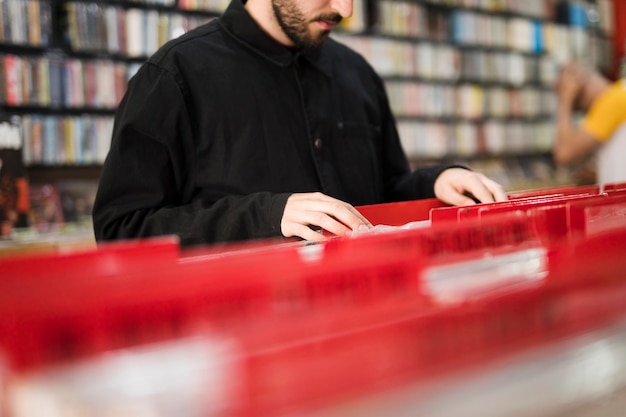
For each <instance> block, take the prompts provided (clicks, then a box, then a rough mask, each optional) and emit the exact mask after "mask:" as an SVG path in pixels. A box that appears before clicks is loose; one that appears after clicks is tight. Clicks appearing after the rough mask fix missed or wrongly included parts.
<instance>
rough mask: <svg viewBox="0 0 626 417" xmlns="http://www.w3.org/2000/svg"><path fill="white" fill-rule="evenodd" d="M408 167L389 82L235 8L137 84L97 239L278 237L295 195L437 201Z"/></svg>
mask: <svg viewBox="0 0 626 417" xmlns="http://www.w3.org/2000/svg"><path fill="white" fill-rule="evenodd" d="M443 169H444V167H431V168H427V169H419V170H417V171H415V172H413V173H411V172H410V169H409V164H408V162H407V159H406V156H405V154H404V152H403V150H402V147H401V145H400V140H399V137H398V134H397V131H396V127H395V120H394V118H393V115H392V114H391V111H390V108H389V104H388V100H387V96H386V93H385V89H384V84H383V82H382V80H381V79H380V77H379V76H378V75H377V74H376V73H375V72H374V70H373V69H372V68H371V66H370V65H368V64H367V62H366V61H365V60H364V59H363V58H362V57H361V56H359V55H358V54H357V53H355V52H354V51H352V50H350V49H348V48H347V47H345V46H343V45H341V44H339V43H338V42H336V41H334V40H332V39H329V40H328V41H327V42H326V43H325V44H324V45H323V46H322V47H321V48H319V49H308V50H304V51H301V52H297V53H294V52H292V51H290V50H289V49H287V48H285V47H284V46H282V45H281V44H279V43H277V42H276V41H274V40H273V39H272V38H271V37H270V36H269V35H267V34H266V33H265V32H263V31H262V30H261V28H260V27H259V26H258V25H257V24H256V23H255V21H254V20H253V19H252V18H251V16H250V15H249V14H248V12H247V10H246V9H245V8H244V6H243V3H242V2H241V0H234V1H233V2H232V3H231V4H230V6H229V7H228V9H227V10H226V11H225V13H224V14H223V15H222V16H221V17H220V18H219V19H215V20H213V21H211V22H210V23H207V24H205V25H203V26H200V27H198V28H197V29H194V30H192V31H190V32H188V33H186V34H185V35H183V36H181V37H180V38H177V39H175V40H172V41H170V42H169V43H167V44H166V45H164V46H163V47H162V48H160V49H159V51H157V52H156V53H155V54H154V55H153V56H152V57H151V58H150V59H148V61H146V63H145V64H144V65H142V67H141V68H140V69H139V71H138V73H137V74H136V75H135V76H134V77H133V78H132V79H131V80H130V81H129V85H128V90H127V92H126V94H125V96H124V98H123V99H122V102H121V103H120V105H119V107H118V109H117V113H116V119H115V125H114V129H113V138H112V143H111V149H110V152H109V154H108V156H107V159H106V161H105V163H104V168H103V172H102V176H101V179H100V184H99V188H98V193H97V196H96V201H95V206H94V210H93V220H94V229H95V235H96V238H97V239H98V240H99V241H102V240H110V239H121V238H136V237H146V236H155V235H164V234H176V235H178V236H179V237H180V241H181V244H182V245H191V244H201V243H209V242H225V241H235V240H244V239H255V238H270V237H279V236H281V232H280V221H281V218H282V214H283V210H284V208H285V204H286V201H287V198H288V197H289V195H290V194H291V193H294V192H313V191H321V192H323V193H325V194H328V195H330V196H333V197H336V198H338V199H341V200H343V201H346V202H349V203H351V204H353V205H365V204H374V203H382V202H390V201H401V200H409V199H417V198H430V197H434V192H433V185H434V181H435V179H436V177H437V175H439V173H440V172H441V171H442V170H443Z"/></svg>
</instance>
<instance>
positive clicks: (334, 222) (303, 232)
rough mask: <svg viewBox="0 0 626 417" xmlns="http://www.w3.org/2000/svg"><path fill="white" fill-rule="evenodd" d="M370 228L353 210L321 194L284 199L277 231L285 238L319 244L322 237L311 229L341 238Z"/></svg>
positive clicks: (305, 194)
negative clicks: (285, 202)
mask: <svg viewBox="0 0 626 417" xmlns="http://www.w3.org/2000/svg"><path fill="white" fill-rule="evenodd" d="M371 227H372V224H371V223H370V222H369V221H368V220H367V219H366V218H365V217H363V216H362V215H361V213H359V212H358V211H357V210H356V209H355V208H354V207H353V206H351V205H350V204H348V203H345V202H343V201H341V200H337V199H336V198H332V197H329V196H327V195H325V194H322V193H296V194H292V195H291V196H290V197H289V198H288V199H287V204H286V205H285V211H284V213H283V218H282V220H281V222H280V230H281V232H282V234H283V236H285V237H292V236H297V237H301V238H302V239H305V240H311V241H320V240H324V239H325V237H324V235H323V234H322V233H320V232H318V231H316V230H314V229H320V228H321V229H324V230H326V231H328V232H330V233H332V234H334V235H337V236H344V235H346V234H349V233H351V232H352V231H356V230H367V229H369V228H371Z"/></svg>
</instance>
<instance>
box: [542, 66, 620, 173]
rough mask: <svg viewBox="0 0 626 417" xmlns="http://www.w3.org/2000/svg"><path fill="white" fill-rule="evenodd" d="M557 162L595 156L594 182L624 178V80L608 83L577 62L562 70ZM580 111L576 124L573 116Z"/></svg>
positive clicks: (601, 76) (570, 161)
mask: <svg viewBox="0 0 626 417" xmlns="http://www.w3.org/2000/svg"><path fill="white" fill-rule="evenodd" d="M556 88H557V96H558V112H557V137H556V143H555V146H554V150H553V152H554V153H553V154H554V161H555V163H556V164H557V165H569V164H573V163H576V162H581V161H584V160H585V159H587V158H590V157H595V158H596V182H597V183H598V184H601V185H603V184H607V183H612V182H623V181H626V164H625V163H624V156H626V124H625V123H624V122H625V121H626V80H624V79H619V80H617V81H614V82H611V81H610V80H609V79H607V78H606V77H604V76H603V75H602V74H600V73H598V72H597V71H594V70H592V69H589V68H587V67H585V66H583V65H581V64H578V63H569V64H567V65H565V66H564V67H563V68H562V69H561V73H560V75H559V79H558V81H557V86H556ZM576 112H582V113H583V114H584V115H583V119H582V120H581V122H580V123H576V122H575V120H574V115H575V114H576Z"/></svg>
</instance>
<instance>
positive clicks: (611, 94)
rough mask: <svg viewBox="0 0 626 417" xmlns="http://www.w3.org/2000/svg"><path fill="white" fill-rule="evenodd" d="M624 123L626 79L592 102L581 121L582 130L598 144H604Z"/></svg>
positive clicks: (610, 87) (625, 119)
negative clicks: (598, 142) (596, 140)
mask: <svg viewBox="0 0 626 417" xmlns="http://www.w3.org/2000/svg"><path fill="white" fill-rule="evenodd" d="M624 121H626V79H620V80H617V81H615V82H614V83H613V84H611V85H610V86H609V88H608V89H607V90H606V91H605V92H603V93H602V94H600V96H599V97H598V98H597V99H596V100H595V101H594V102H593V104H592V105H591V108H590V109H589V111H588V112H587V114H586V115H585V117H584V119H583V121H582V128H583V129H584V130H585V131H586V132H587V133H589V134H590V135H592V136H593V137H594V138H596V139H598V140H599V141H600V142H606V141H608V140H609V138H610V137H611V136H612V135H613V132H615V130H616V129H617V128H618V127H619V126H620V125H621V124H622V123H623V122H624Z"/></svg>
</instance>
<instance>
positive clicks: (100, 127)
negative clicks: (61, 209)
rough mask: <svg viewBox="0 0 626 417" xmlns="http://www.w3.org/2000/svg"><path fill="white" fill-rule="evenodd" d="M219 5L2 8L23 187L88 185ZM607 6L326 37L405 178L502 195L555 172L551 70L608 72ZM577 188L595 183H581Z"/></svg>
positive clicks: (526, 11)
mask: <svg viewBox="0 0 626 417" xmlns="http://www.w3.org/2000/svg"><path fill="white" fill-rule="evenodd" d="M228 3H229V1H228V0H134V1H133V0H100V1H95V0H0V111H1V112H2V113H4V114H5V115H17V116H19V118H20V119H21V131H22V133H23V139H24V147H23V159H24V163H25V164H26V166H27V167H28V173H29V176H30V177H31V180H32V181H34V182H40V181H43V182H45V181H47V180H48V179H49V180H50V181H56V180H63V179H64V178H65V177H66V176H67V177H68V178H66V179H70V180H86V181H92V183H93V187H95V186H96V183H97V179H98V176H99V172H100V166H101V164H102V162H103V160H104V157H105V155H106V152H107V150H108V144H109V141H110V132H111V129H112V122H113V116H114V112H115V108H116V106H117V104H118V103H119V100H120V99H121V97H122V95H123V93H124V91H125V88H126V85H127V82H128V79H129V78H130V77H132V75H133V74H134V73H135V71H136V70H137V68H138V67H139V65H140V64H141V63H142V62H143V61H144V60H145V59H146V57H147V56H149V55H150V54H152V53H153V52H154V51H156V49H157V48H158V47H159V46H160V45H162V44H163V43H165V42H166V41H167V40H169V39H172V38H174V37H176V36H178V35H180V34H182V33H184V32H185V31H187V30H189V29H191V28H193V27H195V26H197V25H200V24H202V23H204V22H206V21H208V20H210V19H212V18H214V17H216V16H218V14H219V13H220V12H221V11H223V10H224V9H225V8H226V7H227V5H228ZM613 10H614V7H613V1H611V0H596V1H591V0H586V1H582V0H576V1H574V0H572V1H557V0H530V1H526V2H515V1H509V0H489V1H486V0H447V1H446V0H440V1H436V0H379V1H374V0H356V1H355V2H354V17H352V18H350V19H345V20H344V21H343V22H342V24H341V25H340V28H339V30H338V31H336V32H334V33H333V36H334V37H335V38H336V39H338V40H340V41H342V42H345V43H346V44H348V45H349V46H351V47H353V48H354V49H355V50H357V51H359V52H360V53H361V54H362V55H363V56H364V57H365V58H366V59H367V60H368V61H369V62H370V63H371V64H372V65H373V67H374V68H375V69H376V70H377V71H378V72H379V73H380V74H381V76H382V77H383V78H384V80H385V83H386V86H387V89H388V92H389V98H390V103H391V106H392V109H393V111H394V113H395V115H396V117H397V121H398V130H399V133H400V136H401V139H402V142H403V145H404V147H405V149H406V151H407V154H408V156H409V158H410V161H411V163H412V164H413V165H414V166H417V165H423V164H429V163H436V162H461V163H466V164H468V165H470V166H471V167H472V168H475V169H477V170H480V171H483V172H485V173H486V174H487V175H490V176H492V177H494V178H495V179H497V180H498V181H500V182H501V183H502V184H503V185H505V187H506V188H507V189H510V190H512V189H519V188H532V187H538V186H550V185H554V184H555V183H562V182H576V183H579V182H580V181H581V178H582V177H580V176H577V174H576V173H575V172H571V171H563V170H561V171H556V170H555V168H554V166H552V161H551V158H550V151H551V148H552V143H553V140H554V114H555V110H556V97H555V94H554V89H553V84H554V82H555V80H556V77H557V74H558V68H559V65H560V64H561V63H563V62H566V61H568V60H572V59H574V60H576V59H580V60H584V61H585V62H587V63H588V64H590V65H593V66H594V67H596V68H598V69H600V70H601V71H602V72H604V73H605V74H607V75H612V74H611V71H612V70H613V69H614V67H615V59H614V57H613V51H614V49H615V42H614V41H613V37H612V36H613V33H614V21H613ZM585 178H586V179H584V180H583V181H593V178H592V177H585Z"/></svg>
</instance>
